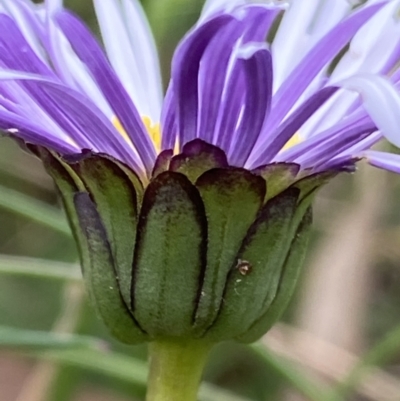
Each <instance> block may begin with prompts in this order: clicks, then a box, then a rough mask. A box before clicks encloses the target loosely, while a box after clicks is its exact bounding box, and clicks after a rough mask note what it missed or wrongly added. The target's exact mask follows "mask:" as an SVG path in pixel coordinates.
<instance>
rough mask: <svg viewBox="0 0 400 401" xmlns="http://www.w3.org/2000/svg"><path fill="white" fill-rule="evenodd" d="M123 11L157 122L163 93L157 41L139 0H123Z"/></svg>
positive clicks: (150, 108)
mask: <svg viewBox="0 0 400 401" xmlns="http://www.w3.org/2000/svg"><path fill="white" fill-rule="evenodd" d="M122 11H123V12H122V15H123V18H124V20H125V24H126V27H127V31H128V34H129V39H130V44H131V48H132V52H133V54H134V57H135V60H136V63H137V65H138V70H139V72H140V74H141V78H142V79H143V82H144V84H145V85H144V86H145V90H146V93H147V101H148V108H149V110H150V112H149V117H150V118H151V119H152V121H154V122H157V121H159V120H160V116H161V107H162V101H163V93H162V83H161V71H160V62H159V59H158V54H157V47H156V43H155V41H154V38H153V34H152V32H151V29H150V26H149V23H148V21H147V18H146V15H145V13H144V11H143V8H142V6H141V5H140V3H139V2H138V1H137V0H122Z"/></svg>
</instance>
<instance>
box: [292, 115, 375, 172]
mask: <svg viewBox="0 0 400 401" xmlns="http://www.w3.org/2000/svg"><path fill="white" fill-rule="evenodd" d="M374 131H376V127H375V125H374V124H373V123H366V124H364V125H362V126H358V127H355V128H350V129H348V130H347V131H345V132H341V133H340V135H336V136H334V137H331V138H327V139H326V141H324V142H321V143H320V144H319V145H318V146H315V147H314V148H313V149H312V150H310V151H309V152H306V153H304V154H303V155H302V156H301V157H299V158H297V159H295V160H294V161H295V162H296V163H299V164H301V166H302V168H307V167H313V168H317V167H318V166H320V165H323V164H324V163H326V162H328V161H329V160H331V159H333V158H334V157H336V156H338V155H340V154H341V153H343V152H344V151H346V150H347V149H349V148H351V147H352V146H354V145H355V144H357V143H358V142H360V141H362V140H363V139H365V138H367V137H368V136H369V135H370V134H372V133H373V132H374Z"/></svg>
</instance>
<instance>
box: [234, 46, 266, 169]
mask: <svg viewBox="0 0 400 401" xmlns="http://www.w3.org/2000/svg"><path fill="white" fill-rule="evenodd" d="M241 51H242V53H241V55H242V57H243V58H242V59H241V60H240V59H239V62H241V63H242V65H243V70H244V72H245V77H246V81H247V82H246V97H245V103H244V110H243V117H242V120H241V124H240V127H239V128H238V130H237V134H236V135H237V136H236V138H235V141H234V142H232V145H231V149H230V156H229V157H230V162H231V163H232V164H233V165H236V166H243V165H244V164H245V162H246V160H247V158H248V157H249V155H250V152H251V151H252V149H253V146H254V144H255V142H256V140H257V138H258V136H259V134H260V131H261V128H262V126H263V124H264V121H265V118H266V117H268V113H269V110H270V106H271V97H272V58H271V53H270V52H269V51H268V50H267V49H266V48H265V47H264V46H263V45H254V44H248V45H247V46H245V47H243V48H242V49H241Z"/></svg>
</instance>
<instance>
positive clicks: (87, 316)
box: [0, 0, 400, 401]
mask: <svg viewBox="0 0 400 401" xmlns="http://www.w3.org/2000/svg"><path fill="white" fill-rule="evenodd" d="M66 5H67V6H68V7H70V8H72V9H73V10H75V11H76V12H77V13H79V14H80V15H81V16H83V17H84V18H85V20H86V21H87V22H88V23H89V24H90V25H91V27H92V28H93V29H94V31H96V32H98V27H97V26H96V20H95V17H94V13H93V9H92V6H91V2H90V1H89V0H70V1H66ZM143 5H144V7H145V9H146V11H147V12H148V14H149V16H150V22H151V24H152V27H153V30H154V33H155V36H156V40H157V44H158V48H159V53H160V58H161V62H162V67H163V75H164V83H165V82H168V78H167V77H168V74H169V64H170V60H171V56H172V52H173V49H174V48H175V46H176V43H177V42H178V41H179V39H180V38H181V37H182V36H183V34H184V33H185V32H186V31H187V30H188V29H189V28H190V27H191V26H192V25H193V23H194V22H195V21H196V19H197V18H198V15H199V12H200V9H201V6H202V1H200V0H190V1H188V0H153V1H151V0H147V1H143ZM0 143H1V145H0V186H1V187H0V255H2V256H0V347H1V348H0V401H53V400H54V401H67V400H68V401H92V400H93V401H94V400H96V401H111V400H113V401H123V400H132V399H137V400H142V399H143V397H144V392H145V386H144V378H145V373H146V372H145V360H146V349H145V347H144V346H137V347H125V346H122V345H120V344H117V343H115V342H114V341H113V340H112V339H111V338H110V337H109V336H108V335H107V333H106V331H105V329H104V327H103V326H102V324H101V323H100V322H99V321H98V320H97V318H96V317H95V316H94V314H93V311H92V309H91V308H90V307H89V306H88V305H87V304H86V299H85V296H84V293H83V291H82V287H81V285H80V283H79V280H78V279H76V277H78V276H79V273H78V272H77V270H78V267H77V265H76V261H77V252H76V249H75V245H74V243H73V242H72V240H71V237H70V236H69V235H68V229H66V223H65V218H64V215H63V213H62V211H61V209H60V207H59V203H58V201H57V197H56V194H55V191H54V187H53V184H52V182H51V180H50V179H49V177H48V176H47V175H46V174H45V173H44V170H43V168H42V166H41V164H40V163H39V162H38V161H37V160H36V159H34V158H33V157H31V156H30V155H28V154H26V153H24V152H22V151H21V150H20V148H19V147H18V146H17V145H16V144H15V143H14V142H12V141H11V140H9V139H7V138H4V139H1V142H0ZM32 199H33V200H38V201H40V203H35V202H33V203H32ZM399 200H400V177H398V176H395V175H393V174H390V173H386V172H383V171H375V170H373V169H372V168H369V167H366V166H364V165H361V167H360V171H359V173H358V174H356V175H347V176H342V177H339V178H338V179H336V180H334V181H333V182H332V183H331V184H329V185H328V186H327V187H326V188H324V190H323V191H322V192H321V194H320V196H319V198H318V201H317V202H316V207H315V229H314V237H313V242H312V246H311V249H310V252H309V255H308V258H307V263H306V266H305V271H304V274H303V276H302V280H301V284H300V286H299V288H298V291H297V294H296V296H295V299H294V300H293V302H292V303H291V307H290V309H289V311H288V312H287V314H286V315H285V317H284V319H283V320H284V323H281V324H279V325H277V327H276V328H274V329H273V330H272V331H271V332H270V333H269V334H268V335H267V336H266V337H265V338H264V339H262V341H261V342H260V345H258V346H256V347H249V346H243V345H238V344H225V345H221V346H219V347H217V348H216V349H215V350H214V352H213V354H212V357H211V359H210V362H209V364H208V367H207V370H206V373H205V378H206V381H207V382H208V383H211V385H208V386H206V387H204V388H203V389H202V393H201V399H202V400H209V401H213V400H214V401H218V400H221V401H223V400H233V401H234V400H237V401H239V400H242V401H244V400H246V399H247V400H254V401H273V400H279V401H280V400H282V401H301V400H311V401H319V400H325V399H326V400H330V401H339V400H354V401H358V400H360V401H361V400H377V401H389V400H391V401H395V400H400V364H399V363H400V358H399V357H400V352H399V350H400V334H399V332H400V330H399V328H398V325H399V324H400V269H399V260H400V226H399V220H400V213H399V208H398V202H399ZM31 210H35V213H36V214H35V216H37V219H38V220H41V219H42V220H43V219H44V220H45V221H46V224H43V223H40V222H38V221H35V219H32V218H29V217H28V216H29V215H30V214H31V213H30V211H31ZM7 255H12V256H13V258H8V257H7ZM15 256H17V258H15ZM18 257H24V258H25V257H29V258H35V260H36V262H35V261H33V260H30V259H28V260H27V259H20V258H18ZM40 260H45V261H47V262H44V261H43V262H41V261H40ZM61 262H62V263H61ZM35 263H36V265H37V266H35ZM43 268H47V270H46V271H49V269H50V270H51V269H52V268H54V272H55V271H60V272H63V273H62V274H61V276H62V277H64V279H62V277H53V278H49V277H47V278H44V277H39V276H41V275H42V273H41V269H43ZM13 269H14V271H13ZM34 271H37V274H36V275H37V276H38V277H33V275H34ZM43 275H46V274H45V273H43ZM66 277H69V278H70V280H66V279H65V278H66ZM5 327H12V328H14V329H21V331H17V330H16V331H7V330H6V329H4V328H5ZM23 330H34V331H35V333H36V331H43V332H52V333H54V337H52V336H49V337H45V336H44V337H43V336H42V337H40V336H38V337H36V335H37V333H36V334H35V333H30V332H27V334H26V337H24V336H23V333H24V331H23ZM57 332H74V333H77V334H80V335H82V336H86V337H79V338H78V340H77V341H81V340H82V341H88V342H90V343H91V344H90V346H88V347H87V348H85V346H82V345H81V346H82V348H78V351H76V350H75V348H74V347H72V348H71V347H68V348H66V347H64V346H58V345H57V339H58V338H59V337H57V334H56V333H57ZM21 333H22V334H21ZM25 333H26V332H25ZM93 337H95V338H100V339H103V340H104V342H99V341H97V340H92V338H93ZM36 338H38V341H37V342H36V343H35V341H36ZM14 340H15V344H13V341H14ZM25 340H26V344H25V345H24V341H25ZM47 346H49V347H47ZM50 346H51V347H50ZM47 348H52V351H48V350H47ZM371 365H376V366H375V367H374V368H371V367H370V366H371ZM233 394H235V396H234V395H233Z"/></svg>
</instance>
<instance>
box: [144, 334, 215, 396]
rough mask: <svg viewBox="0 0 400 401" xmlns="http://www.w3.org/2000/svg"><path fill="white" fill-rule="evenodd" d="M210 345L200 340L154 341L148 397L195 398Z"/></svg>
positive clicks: (151, 346) (151, 352)
mask: <svg viewBox="0 0 400 401" xmlns="http://www.w3.org/2000/svg"><path fill="white" fill-rule="evenodd" d="M210 349H211V345H210V344H208V343H207V344H205V343H203V342H199V341H191V342H169V341H163V342H154V343H151V344H150V373H149V378H148V386H147V397H146V401H196V400H197V391H198V388H199V384H200V380H201V375H202V372H203V368H204V365H205V363H206V360H207V356H208V353H209V351H210Z"/></svg>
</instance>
